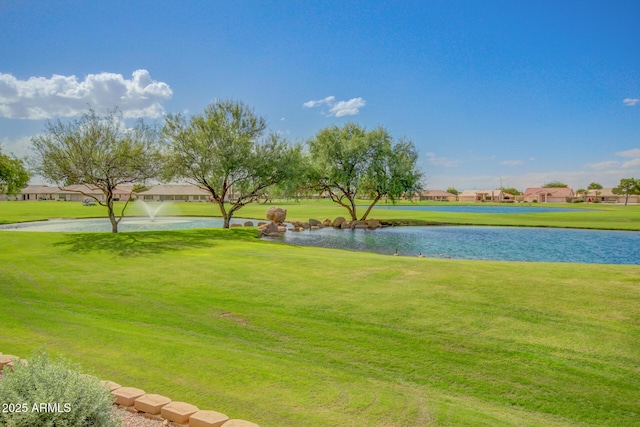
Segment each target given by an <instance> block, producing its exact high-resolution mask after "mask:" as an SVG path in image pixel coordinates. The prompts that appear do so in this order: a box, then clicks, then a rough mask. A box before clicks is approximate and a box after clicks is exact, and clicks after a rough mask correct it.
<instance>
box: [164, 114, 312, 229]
mask: <svg viewBox="0 0 640 427" xmlns="http://www.w3.org/2000/svg"><path fill="white" fill-rule="evenodd" d="M266 128H267V125H266V121H265V119H264V118H262V117H259V116H256V114H255V113H254V112H253V109H251V108H249V107H248V106H247V105H245V104H244V103H242V102H238V101H216V102H214V103H212V104H210V105H209V106H208V107H207V108H205V110H204V112H203V114H198V115H194V116H191V117H190V118H186V117H184V116H183V115H181V114H175V115H168V116H167V117H166V120H165V126H164V129H163V133H164V135H165V137H166V139H167V142H168V144H169V147H170V148H169V152H168V156H167V158H168V160H167V166H168V168H167V173H166V175H165V177H166V178H167V179H173V178H179V179H184V180H186V181H189V182H191V183H192V184H195V185H197V186H198V187H200V188H202V189H204V190H207V191H208V192H209V193H211V197H212V199H213V200H214V201H215V202H216V203H217V204H218V207H219V208H220V213H221V214H222V217H223V219H224V227H225V228H229V223H230V220H231V218H232V217H233V215H234V214H235V212H236V211H238V210H239V209H241V208H242V207H243V206H245V205H246V204H248V203H251V202H256V201H258V199H259V197H261V196H262V195H263V193H264V191H265V189H267V188H268V187H270V186H273V185H275V184H279V183H282V182H284V181H286V180H288V179H289V178H291V177H294V176H295V175H296V174H297V173H298V167H299V165H300V159H301V148H300V147H299V146H293V147H292V146H289V145H288V144H287V143H286V141H283V140H282V139H281V138H280V136H279V135H275V134H270V135H265V132H266Z"/></svg>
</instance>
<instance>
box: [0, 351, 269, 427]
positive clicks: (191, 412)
mask: <svg viewBox="0 0 640 427" xmlns="http://www.w3.org/2000/svg"><path fill="white" fill-rule="evenodd" d="M16 360H19V361H20V362H21V363H24V364H27V361H26V360H25V359H20V358H19V357H18V356H14V355H12V354H2V353H0V375H1V374H2V371H3V369H4V368H5V367H7V368H9V369H12V368H13V366H14V361H16ZM100 382H101V383H102V384H104V385H105V386H106V387H107V388H108V389H109V392H110V393H111V395H112V396H114V397H115V402H114V405H117V406H118V407H121V408H124V409H126V410H127V411H129V412H133V413H137V414H140V415H142V416H144V417H146V418H150V419H153V420H158V421H163V420H166V421H170V422H173V423H175V424H174V425H178V426H188V427H260V426H259V425H258V424H255V423H252V422H251V421H245V420H241V419H229V417H228V416H227V415H225V414H223V413H221V412H216V411H211V410H200V409H199V408H198V407H197V406H194V405H191V404H189V403H185V402H174V401H172V400H171V399H169V398H168V397H165V396H161V395H159V394H147V393H146V392H145V391H144V390H142V389H139V388H135V387H122V386H121V385H120V384H117V383H114V382H113V381H108V380H102V381H100Z"/></svg>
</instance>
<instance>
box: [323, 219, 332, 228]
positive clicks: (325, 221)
mask: <svg viewBox="0 0 640 427" xmlns="http://www.w3.org/2000/svg"><path fill="white" fill-rule="evenodd" d="M331 224H332V221H331V220H330V219H329V218H325V220H324V221H322V225H324V226H325V227H331Z"/></svg>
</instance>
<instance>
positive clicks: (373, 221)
mask: <svg viewBox="0 0 640 427" xmlns="http://www.w3.org/2000/svg"><path fill="white" fill-rule="evenodd" d="M367 227H369V228H370V229H371V230H374V229H376V228H380V227H382V224H380V221H378V220H377V219H369V220H367Z"/></svg>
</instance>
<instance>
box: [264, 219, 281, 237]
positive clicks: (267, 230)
mask: <svg viewBox="0 0 640 427" xmlns="http://www.w3.org/2000/svg"><path fill="white" fill-rule="evenodd" d="M260 231H261V232H262V234H264V235H265V236H270V235H272V234H273V233H276V234H278V225H277V224H276V223H275V222H273V221H271V222H270V223H268V224H267V225H266V226H265V227H262V229H261V230H260Z"/></svg>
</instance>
